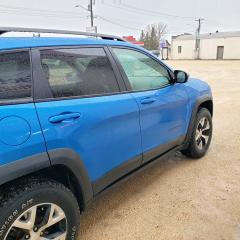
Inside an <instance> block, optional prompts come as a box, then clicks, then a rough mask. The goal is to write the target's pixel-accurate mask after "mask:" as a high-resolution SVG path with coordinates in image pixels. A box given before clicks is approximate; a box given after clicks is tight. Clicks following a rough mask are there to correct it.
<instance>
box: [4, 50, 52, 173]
mask: <svg viewBox="0 0 240 240" xmlns="http://www.w3.org/2000/svg"><path fill="white" fill-rule="evenodd" d="M39 154H41V155H42V156H43V157H45V159H48V156H47V153H46V148H45V143H44V139H43V135H42V131H41V127H40V124H39V121H38V117H37V114H36V111H35V106H34V103H33V98H32V77H31V61H30V54H29V50H15V51H5V52H0V171H1V165H4V164H10V163H12V162H15V161H16V160H22V159H24V158H27V157H34V156H39ZM31 159H32V162H33V160H34V158H31ZM42 159H44V158H42ZM45 163H46V162H45ZM45 163H43V162H38V163H37V164H39V165H41V164H43V165H44V166H45ZM28 164H29V165H31V161H29V162H28ZM32 164H36V162H34V163H32ZM43 165H42V167H44V166H43ZM49 165H50V162H49V161H47V163H46V166H49ZM31 166H32V167H33V169H34V166H33V165H31ZM28 167H29V166H28ZM1 174H3V173H1ZM1 174H0V175H1ZM23 174H26V173H23ZM7 177H8V176H7Z"/></svg>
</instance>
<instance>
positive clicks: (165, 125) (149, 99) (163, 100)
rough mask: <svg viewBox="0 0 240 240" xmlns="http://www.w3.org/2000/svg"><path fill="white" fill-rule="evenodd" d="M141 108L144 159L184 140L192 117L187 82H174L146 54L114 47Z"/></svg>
mask: <svg viewBox="0 0 240 240" xmlns="http://www.w3.org/2000/svg"><path fill="white" fill-rule="evenodd" d="M113 52H114V53H115V55H116V57H117V58H118V60H119V63H120V64H121V66H122V68H123V69H122V70H124V72H125V75H126V76H125V77H127V80H128V82H129V83H130V88H131V90H132V95H133V96H134V98H135V99H136V101H137V103H138V105H139V108H140V125H141V133H142V148H143V162H147V161H149V160H151V159H153V158H154V157H156V156H158V155H160V154H162V153H164V152H166V151H168V150H169V149H171V148H173V147H175V146H177V145H179V144H180V143H182V142H183V140H184V138H185V135H186V132H187V125H188V119H189V110H188V94H187V92H186V90H185V86H184V84H174V85H173V84H171V83H170V75H169V71H168V69H167V68H166V67H165V66H164V65H162V64H160V62H158V61H157V60H155V59H153V58H152V57H150V56H148V55H146V54H145V53H142V52H139V51H135V50H132V49H126V48H125V49H124V48H113Z"/></svg>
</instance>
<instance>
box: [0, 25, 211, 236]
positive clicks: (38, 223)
mask: <svg viewBox="0 0 240 240" xmlns="http://www.w3.org/2000/svg"><path fill="white" fill-rule="evenodd" d="M13 30H14V29H9V31H13ZM15 30H16V31H27V30H26V29H15ZM5 31H7V30H4V29H3V30H2V32H5ZM28 31H36V32H38V31H39V32H41V31H44V30H31V29H28ZM46 31H50V30H46ZM0 32H1V31H0ZM53 32H54V31H53ZM55 32H56V31H55ZM58 33H59V32H58ZM62 33H63V32H62ZM66 33H69V32H66ZM75 34H77V33H76V32H75ZM79 34H83V33H79ZM86 35H89V34H86ZM97 37H101V38H102V39H93V38H91V39H88V38H4V37H0V43H1V44H0V104H1V105H0V149H1V150H0V185H1V187H0V188H1V189H0V239H3V240H10V239H11V240H17V239H61V240H62V239H76V236H77V231H78V227H79V216H80V213H81V212H83V211H84V210H86V208H87V207H88V206H89V204H90V203H91V202H92V201H93V199H94V198H95V197H96V196H98V195H99V194H101V193H103V192H104V191H105V190H106V189H109V188H110V187H112V186H114V185H115V183H117V182H119V181H121V180H122V179H124V178H125V177H127V176H129V175H130V174H133V173H136V172H137V171H138V170H140V169H143V168H144V167H145V166H147V165H148V164H150V163H151V164H153V163H154V162H156V161H158V160H160V159H161V158H162V157H163V156H166V155H167V154H170V153H172V152H175V151H182V152H183V153H184V154H186V155H187V156H189V157H191V158H201V157H203V156H204V155H205V154H206V152H207V150H208V148H209V145H210V142H211V137H212V115H213V101H212V94H211V90H210V87H209V86H208V85H207V84H206V83H204V82H202V81H201V80H197V79H190V78H189V76H188V74H186V73H185V72H183V71H179V70H175V71H174V70H173V69H171V68H170V67H169V66H167V65H165V64H164V63H163V62H161V61H160V60H159V59H158V58H156V57H155V56H154V55H152V54H151V53H150V52H148V51H146V50H144V49H143V48H140V47H137V46H134V45H132V44H130V43H127V42H124V41H122V39H120V38H118V37H115V36H106V35H97Z"/></svg>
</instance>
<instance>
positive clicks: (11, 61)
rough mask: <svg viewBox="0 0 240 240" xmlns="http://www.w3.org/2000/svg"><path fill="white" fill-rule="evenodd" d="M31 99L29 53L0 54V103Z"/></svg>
mask: <svg viewBox="0 0 240 240" xmlns="http://www.w3.org/2000/svg"><path fill="white" fill-rule="evenodd" d="M28 97H31V68H30V56H29V52H28V51H26V52H15V53H4V54H0V101H3V100H14V99H21V98H28Z"/></svg>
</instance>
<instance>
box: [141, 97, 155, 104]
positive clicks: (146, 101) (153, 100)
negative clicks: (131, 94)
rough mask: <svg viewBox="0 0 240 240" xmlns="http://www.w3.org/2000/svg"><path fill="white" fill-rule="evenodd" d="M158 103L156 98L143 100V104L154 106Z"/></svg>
mask: <svg viewBox="0 0 240 240" xmlns="http://www.w3.org/2000/svg"><path fill="white" fill-rule="evenodd" d="M156 101H157V99H156V98H152V97H147V98H144V99H142V100H141V104H152V103H154V102H156Z"/></svg>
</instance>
